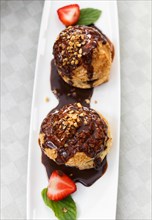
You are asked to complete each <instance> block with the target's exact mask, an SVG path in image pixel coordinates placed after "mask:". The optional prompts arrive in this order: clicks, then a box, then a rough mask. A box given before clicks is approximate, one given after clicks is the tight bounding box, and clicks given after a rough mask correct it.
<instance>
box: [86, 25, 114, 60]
mask: <svg viewBox="0 0 152 220" xmlns="http://www.w3.org/2000/svg"><path fill="white" fill-rule="evenodd" d="M89 26H90V27H93V28H95V29H97V30H98V31H99V32H100V33H101V34H102V36H103V38H102V44H106V43H107V42H108V43H109V45H110V49H111V55H112V60H113V59H114V56H115V49H114V45H113V44H112V42H111V41H110V40H109V38H108V37H107V36H106V35H105V34H104V33H103V32H102V31H101V30H100V29H99V28H97V27H96V26H95V25H94V24H91V25H89Z"/></svg>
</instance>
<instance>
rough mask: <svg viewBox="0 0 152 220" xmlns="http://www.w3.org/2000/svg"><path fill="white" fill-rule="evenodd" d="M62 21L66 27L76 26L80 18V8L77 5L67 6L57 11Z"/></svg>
mask: <svg viewBox="0 0 152 220" xmlns="http://www.w3.org/2000/svg"><path fill="white" fill-rule="evenodd" d="M57 13H58V16H59V19H60V21H61V22H62V23H63V24H65V25H66V26H69V25H73V24H75V23H76V22H77V21H78V19H79V17H80V7H79V5H77V4H72V5H67V6H64V7H62V8H59V9H58V10H57Z"/></svg>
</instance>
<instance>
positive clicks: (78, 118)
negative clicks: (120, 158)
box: [39, 103, 112, 170]
mask: <svg viewBox="0 0 152 220" xmlns="http://www.w3.org/2000/svg"><path fill="white" fill-rule="evenodd" d="M111 142H112V139H111V134H110V128H109V125H108V123H107V121H106V120H105V118H104V117H103V116H102V115H99V114H98V113H97V112H96V111H95V110H93V109H90V108H88V107H84V106H82V105H81V104H80V103H74V104H68V105H65V106H63V107H62V108H61V109H59V110H57V109H56V110H54V111H53V112H50V113H49V114H48V115H47V117H46V118H45V119H44V121H43V122H42V125H41V130H40V135H39V143H40V147H41V148H42V150H43V151H44V153H45V154H46V155H47V156H48V157H49V158H50V159H52V160H54V161H55V162H56V163H57V164H64V165H67V166H71V167H77V168H79V169H80V170H84V169H90V168H95V167H97V166H100V164H101V162H102V161H103V159H104V158H105V156H106V155H107V153H108V152H109V149H110V147H111Z"/></svg>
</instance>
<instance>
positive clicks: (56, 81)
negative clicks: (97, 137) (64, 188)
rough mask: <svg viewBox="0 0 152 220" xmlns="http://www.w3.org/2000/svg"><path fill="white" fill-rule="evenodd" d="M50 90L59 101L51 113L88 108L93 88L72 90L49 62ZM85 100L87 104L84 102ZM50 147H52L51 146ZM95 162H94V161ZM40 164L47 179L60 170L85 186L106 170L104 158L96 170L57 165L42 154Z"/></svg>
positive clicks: (97, 163) (98, 162) (89, 184)
mask: <svg viewBox="0 0 152 220" xmlns="http://www.w3.org/2000/svg"><path fill="white" fill-rule="evenodd" d="M50 82H51V90H52V92H53V93H54V95H55V96H56V97H57V99H58V100H59V103H58V105H57V107H55V108H54V109H52V110H51V112H53V111H55V110H58V109H60V108H62V107H63V106H64V105H66V104H69V103H76V102H80V103H81V104H82V105H83V106H86V107H90V103H89V101H90V99H91V96H92V94H93V88H91V89H79V88H74V87H72V86H70V85H68V84H67V83H65V82H64V81H63V79H62V78H61V77H60V76H59V74H58V72H57V69H56V66H55V64H54V60H52V61H51V76H50ZM86 100H87V102H86ZM51 147H52V146H51ZM95 162H96V160H95ZM42 163H43V165H44V166H45V168H46V172H47V175H48V178H49V177H50V175H51V173H52V172H53V170H56V169H58V170H62V171H63V172H64V173H65V174H67V175H69V176H70V177H71V179H73V180H74V181H75V182H80V183H82V184H83V185H85V186H91V185H92V184H93V183H94V182H95V181H96V180H97V179H99V178H100V177H101V176H102V175H103V174H104V173H105V172H106V169H107V159H106V158H105V159H104V160H103V161H102V162H101V161H97V162H96V168H92V169H87V170H79V169H78V168H75V167H69V166H65V165H58V164H57V163H55V162H54V161H53V160H50V159H49V158H48V157H47V156H46V155H45V154H44V153H43V152H42Z"/></svg>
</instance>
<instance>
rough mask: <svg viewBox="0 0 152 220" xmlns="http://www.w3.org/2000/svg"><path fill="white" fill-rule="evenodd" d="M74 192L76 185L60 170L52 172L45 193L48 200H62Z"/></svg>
mask: <svg viewBox="0 0 152 220" xmlns="http://www.w3.org/2000/svg"><path fill="white" fill-rule="evenodd" d="M75 191H76V185H75V183H74V182H73V181H72V180H71V179H70V178H69V177H68V176H67V175H65V174H64V173H63V172H62V171H60V170H55V171H53V173H52V174H51V176H50V180H49V185H48V191H47V196H48V198H49V199H50V200H53V201H59V200H62V199H64V198H65V197H67V196H68V195H70V194H71V193H73V192H75Z"/></svg>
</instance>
